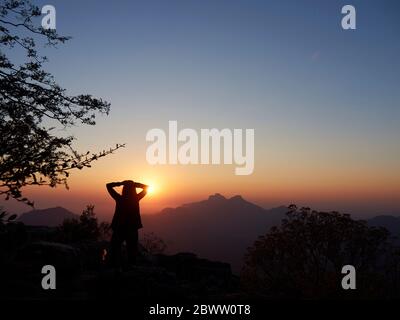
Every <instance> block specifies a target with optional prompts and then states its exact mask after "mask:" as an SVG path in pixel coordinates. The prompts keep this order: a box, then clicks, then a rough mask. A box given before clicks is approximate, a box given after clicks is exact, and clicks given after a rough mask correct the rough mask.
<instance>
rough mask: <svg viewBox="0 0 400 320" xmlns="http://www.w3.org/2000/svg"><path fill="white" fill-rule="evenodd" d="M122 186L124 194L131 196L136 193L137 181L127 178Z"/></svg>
mask: <svg viewBox="0 0 400 320" xmlns="http://www.w3.org/2000/svg"><path fill="white" fill-rule="evenodd" d="M123 183H124V187H123V188H122V196H123V197H129V196H133V195H134V194H135V193H136V188H135V183H134V182H133V181H132V180H125V181H124V182H123Z"/></svg>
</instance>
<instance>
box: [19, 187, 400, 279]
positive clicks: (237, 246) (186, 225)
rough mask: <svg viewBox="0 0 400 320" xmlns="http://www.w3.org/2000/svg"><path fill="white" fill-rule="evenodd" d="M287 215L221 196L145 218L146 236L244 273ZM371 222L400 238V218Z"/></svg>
mask: <svg viewBox="0 0 400 320" xmlns="http://www.w3.org/2000/svg"><path fill="white" fill-rule="evenodd" d="M287 211H288V209H287V207H285V206H281V207H277V208H273V209H264V208H262V207H259V206H257V205H255V204H253V203H251V202H249V201H247V200H245V199H243V198H242V197H241V196H239V195H237V196H234V197H232V198H225V197H224V196H222V195H221V194H218V193H217V194H214V195H211V196H210V197H209V198H208V199H206V200H203V201H199V202H193V203H188V204H184V205H182V206H179V207H177V208H165V209H163V210H162V211H161V212H159V213H157V214H152V215H142V221H143V225H144V229H142V230H143V231H142V233H151V232H153V233H154V234H156V235H157V236H158V237H160V238H161V239H163V240H164V241H165V243H166V244H167V252H168V253H175V252H194V253H196V254H197V255H199V256H200V257H203V258H207V259H211V260H218V261H224V262H228V263H230V264H231V266H232V270H233V271H234V272H239V271H240V268H241V265H242V262H243V257H244V254H245V253H246V250H247V248H248V247H249V246H251V245H252V244H253V242H254V241H255V240H256V239H257V237H258V236H260V235H263V234H265V233H267V232H268V230H269V229H270V228H271V227H272V226H275V225H279V224H280V222H281V220H282V218H284V217H285V214H286V212H287ZM76 217H77V215H76V214H74V213H72V212H70V211H68V210H67V209H64V208H62V207H56V208H49V209H43V210H32V211H30V212H27V213H24V214H22V215H21V216H20V217H19V219H18V220H19V221H21V222H23V223H25V224H27V225H35V226H38V225H46V226H51V227H53V226H57V225H59V224H61V223H62V222H63V220H64V219H67V218H76ZM368 224H369V225H371V226H382V227H386V228H387V229H388V230H389V231H390V232H391V233H392V234H394V235H400V217H395V216H388V215H386V216H385V215H382V216H376V217H374V218H372V219H369V220H368Z"/></svg>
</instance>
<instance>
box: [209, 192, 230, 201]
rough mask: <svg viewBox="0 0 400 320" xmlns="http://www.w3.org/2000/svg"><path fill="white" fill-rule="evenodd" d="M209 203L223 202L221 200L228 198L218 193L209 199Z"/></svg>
mask: <svg viewBox="0 0 400 320" xmlns="http://www.w3.org/2000/svg"><path fill="white" fill-rule="evenodd" d="M208 200H209V201H221V200H226V198H225V197H224V196H223V195H222V194H220V193H216V194H214V195H211V196H209V197H208Z"/></svg>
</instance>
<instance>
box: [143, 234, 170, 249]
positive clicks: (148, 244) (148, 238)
mask: <svg viewBox="0 0 400 320" xmlns="http://www.w3.org/2000/svg"><path fill="white" fill-rule="evenodd" d="M140 243H141V244H142V246H143V247H144V248H145V249H146V251H147V252H148V253H150V254H161V253H164V252H165V250H166V248H167V245H166V243H165V242H164V240H162V239H161V238H159V237H158V236H157V235H155V234H154V233H153V232H150V233H145V234H144V236H143V237H142V239H141V241H140Z"/></svg>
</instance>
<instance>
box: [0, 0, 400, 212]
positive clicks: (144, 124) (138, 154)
mask: <svg viewBox="0 0 400 320" xmlns="http://www.w3.org/2000/svg"><path fill="white" fill-rule="evenodd" d="M37 3H38V4H39V5H42V4H43V5H44V4H49V3H50V4H52V5H54V6H55V7H56V10H57V31H58V32H59V33H60V34H63V35H70V36H72V38H73V39H72V40H70V41H68V42H67V43H66V44H65V45H60V46H59V47H58V49H51V50H47V49H46V50H45V53H46V54H47V56H48V58H49V60H50V61H49V63H48V64H47V69H48V70H49V71H51V72H52V73H53V74H54V76H55V78H56V79H57V81H58V82H59V83H60V84H61V85H62V86H64V87H65V88H67V89H68V90H69V93H71V94H77V93H91V94H94V95H96V96H98V97H102V98H104V99H106V100H108V101H110V102H111V104H112V109H111V113H110V115H109V116H108V117H99V118H98V122H97V125H96V126H95V127H73V128H70V129H69V130H68V133H71V134H74V135H75V136H76V138H77V141H76V147H77V148H78V149H79V150H81V151H86V150H91V151H98V150H101V149H103V148H107V147H108V146H110V145H114V144H115V143H117V142H118V143H126V144H127V147H126V148H125V149H123V150H120V151H118V152H117V153H115V154H114V155H112V156H109V157H107V158H106V159H103V160H101V161H98V162H97V163H96V164H95V165H94V166H93V168H91V169H87V170H86V169H85V170H83V171H81V172H75V173H74V174H73V175H72V178H71V179H70V187H71V189H70V190H69V191H66V190H64V189H63V188H62V187H58V188H56V189H55V190H52V189H50V188H46V187H40V188H37V187H36V188H33V189H30V190H27V192H26V195H28V196H30V197H32V198H33V199H34V200H35V202H36V206H37V207H38V208H45V207H50V206H55V205H61V206H63V207H66V208H68V209H70V210H73V211H75V212H80V211H81V209H83V207H84V206H85V204H87V203H93V204H95V205H96V208H97V211H98V212H99V213H100V215H102V216H108V217H111V214H112V211H113V209H112V208H113V201H112V199H111V198H110V197H109V196H108V195H107V194H106V191H105V187H104V185H105V183H106V182H109V181H118V180H123V179H133V180H138V181H142V182H145V183H151V184H153V185H154V186H155V188H156V192H155V193H154V194H153V195H150V196H149V197H147V198H146V199H145V200H143V203H142V208H143V211H145V212H154V211H157V210H159V209H161V208H163V207H165V206H177V205H179V204H182V203H184V202H190V201H195V200H200V199H204V198H206V197H207V196H208V195H210V194H213V193H215V192H220V193H222V194H224V195H226V196H233V195H235V194H241V195H243V196H244V197H245V198H246V199H248V200H250V201H253V202H255V203H257V204H260V205H262V206H264V207H272V206H278V205H288V204H290V203H297V204H299V205H307V206H311V207H313V208H316V209H323V210H341V211H344V212H348V213H354V214H357V215H361V214H365V215H368V214H382V213H395V214H399V213H400V203H399V199H400V170H399V159H400V146H399V137H400V126H399V120H400V90H399V83H400V79H399V75H400V62H399V61H400V60H399V56H400V40H399V39H400V38H399V34H400V19H399V14H400V3H399V2H398V1H395V0H394V1H378V0H376V1H368V0H363V1H354V0H350V1H298V0H292V1H287V0H284V1H281V0H280V1H266V0H265V1H186V0H185V1H183V0H181V1H142V2H136V1H107V2H106V1H54V0H52V1H51V2H48V1H45V2H37ZM345 4H352V5H354V6H355V7H356V10H357V30H349V31H344V30H343V29H342V28H341V25H340V22H341V18H342V14H341V8H342V6H343V5H345ZM168 120H177V121H178V126H179V128H185V127H188V128H194V129H200V128H214V127H215V128H219V129H222V128H243V129H244V128H254V129H255V145H256V148H255V171H254V173H253V174H252V175H251V176H235V175H234V174H233V171H234V166H233V165H229V166H193V165H192V166H182V165H175V166H173V165H167V166H150V165H148V164H147V162H146V159H145V151H146V148H147V146H148V145H149V143H146V141H145V135H146V132H147V131H148V130H149V129H151V128H163V129H165V130H166V129H167V127H168ZM2 204H4V205H5V207H8V208H11V209H13V210H16V211H17V212H21V211H26V210H28V209H29V208H27V207H25V206H22V205H20V204H15V203H14V202H8V203H5V202H4V201H2Z"/></svg>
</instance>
